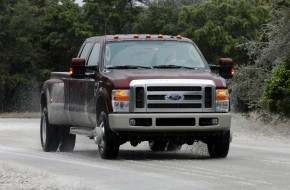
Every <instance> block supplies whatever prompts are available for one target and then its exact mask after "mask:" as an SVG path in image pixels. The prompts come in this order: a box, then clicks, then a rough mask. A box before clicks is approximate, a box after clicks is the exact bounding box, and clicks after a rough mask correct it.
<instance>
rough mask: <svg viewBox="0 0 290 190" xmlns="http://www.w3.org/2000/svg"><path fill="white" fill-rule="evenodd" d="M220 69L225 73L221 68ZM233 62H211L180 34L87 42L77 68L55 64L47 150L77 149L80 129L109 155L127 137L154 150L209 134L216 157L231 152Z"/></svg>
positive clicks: (47, 105)
mask: <svg viewBox="0 0 290 190" xmlns="http://www.w3.org/2000/svg"><path fill="white" fill-rule="evenodd" d="M212 69H217V70H218V72H219V74H214V72H212V71H211V70H212ZM232 76H233V62H232V60H231V59H230V58H221V60H220V64H219V65H209V64H208V63H207V62H206V60H205V59H204V57H203V55H202V53H201V52H200V50H199V49H198V47H197V46H196V45H195V44H194V43H193V42H192V41H191V40H190V39H187V38H184V37H182V36H180V35H178V36H167V35H149V34H147V35H137V34H132V35H106V36H97V37H91V38H88V39H86V40H85V42H84V43H83V45H82V47H81V49H80V51H79V53H78V56H77V58H73V59H72V63H71V68H70V72H52V73H51V77H50V79H49V80H47V81H46V82H45V83H44V85H43V88H42V91H41V110H42V114H41V124H40V137H41V145H42V148H43V150H44V151H46V152H49V151H57V150H58V149H59V151H73V149H74V146H75V142H76V135H85V136H87V137H89V138H91V139H93V140H94V141H95V143H96V144H97V145H98V150H99V154H100V156H101V157H102V158H103V159H114V158H116V157H117V156H118V153H119V147H120V145H122V144H124V143H126V142H130V143H131V145H132V146H137V145H138V144H139V143H141V142H142V141H148V142H149V147H150V149H151V150H152V151H165V150H167V151H172V150H179V149H180V148H181V146H182V145H183V144H189V145H191V144H193V143H194V142H196V141H202V142H204V143H206V144H207V146H208V152H209V155H210V157H212V158H224V157H226V156H227V154H228V151H229V146H230V127H231V115H230V112H229V111H230V102H229V92H228V89H227V84H226V80H225V79H228V78H231V77H232Z"/></svg>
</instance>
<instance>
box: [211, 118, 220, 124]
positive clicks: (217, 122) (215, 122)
mask: <svg viewBox="0 0 290 190" xmlns="http://www.w3.org/2000/svg"><path fill="white" fill-rule="evenodd" d="M211 124H212V125H218V124H219V120H218V119H217V118H215V119H212V120H211Z"/></svg>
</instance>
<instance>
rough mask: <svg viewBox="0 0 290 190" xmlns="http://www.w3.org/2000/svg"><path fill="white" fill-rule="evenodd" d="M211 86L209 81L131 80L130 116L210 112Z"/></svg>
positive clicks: (212, 95) (213, 89) (212, 108)
mask: <svg viewBox="0 0 290 190" xmlns="http://www.w3.org/2000/svg"><path fill="white" fill-rule="evenodd" d="M214 98H215V85H214V83H213V81H210V80H191V79H180V80H169V79H168V80H166V79H161V80H155V79H151V80H133V81H132V82H131V83H130V112H214V107H215V105H214V103H215V99H214Z"/></svg>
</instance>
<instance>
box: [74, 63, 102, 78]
mask: <svg viewBox="0 0 290 190" xmlns="http://www.w3.org/2000/svg"><path fill="white" fill-rule="evenodd" d="M87 69H89V70H93V71H94V72H95V73H96V71H97V66H86V60H85V59H81V58H73V59H72V61H71V67H70V75H71V77H72V78H78V79H82V78H95V77H96V74H95V73H93V74H86V70H87Z"/></svg>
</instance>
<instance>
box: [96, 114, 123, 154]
mask: <svg viewBox="0 0 290 190" xmlns="http://www.w3.org/2000/svg"><path fill="white" fill-rule="evenodd" d="M98 126H99V127H101V130H102V132H103V136H102V140H101V143H100V144H99V145H98V148H99V154H100V156H101V158H103V159H115V158H117V156H118V154H119V148H120V144H119V141H118V138H117V136H116V134H115V133H114V132H113V131H111V130H110V128H109V122H108V115H107V114H106V113H105V112H104V111H102V112H101V113H100V116H99V119H98Z"/></svg>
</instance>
